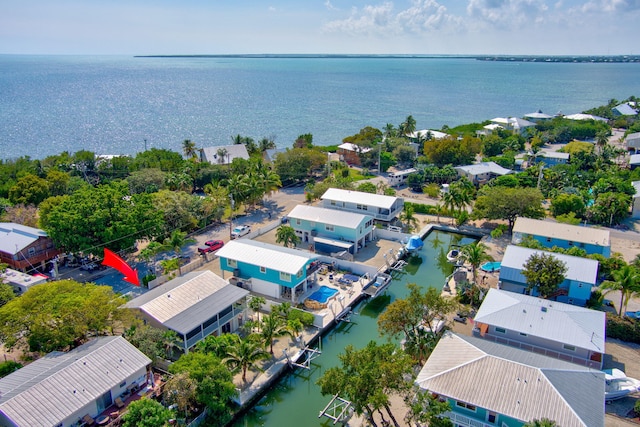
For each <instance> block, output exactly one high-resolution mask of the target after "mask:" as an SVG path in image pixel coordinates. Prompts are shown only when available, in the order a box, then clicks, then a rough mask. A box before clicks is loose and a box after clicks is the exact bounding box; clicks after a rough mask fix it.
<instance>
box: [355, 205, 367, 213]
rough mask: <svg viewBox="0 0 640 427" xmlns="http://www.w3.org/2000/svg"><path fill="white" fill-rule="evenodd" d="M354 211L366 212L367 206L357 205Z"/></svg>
mask: <svg viewBox="0 0 640 427" xmlns="http://www.w3.org/2000/svg"><path fill="white" fill-rule="evenodd" d="M356 209H358V210H361V211H366V210H367V205H361V204H359V203H358V204H357V205H356Z"/></svg>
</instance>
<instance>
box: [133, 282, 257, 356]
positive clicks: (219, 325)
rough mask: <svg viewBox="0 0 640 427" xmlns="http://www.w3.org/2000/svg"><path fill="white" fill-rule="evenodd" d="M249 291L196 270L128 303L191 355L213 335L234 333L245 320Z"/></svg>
mask: <svg viewBox="0 0 640 427" xmlns="http://www.w3.org/2000/svg"><path fill="white" fill-rule="evenodd" d="M247 295H249V291H247V290H246V289H242V288H240V287H237V286H233V285H230V284H229V282H227V281H225V280H224V279H222V278H221V277H220V276H218V275H217V274H215V273H213V272H212V271H209V270H205V271H193V272H191V273H187V274H185V275H184V276H181V277H177V278H175V279H173V280H170V281H169V282H167V283H165V284H163V285H161V286H158V287H157V288H153V289H152V290H150V291H149V292H146V293H144V294H142V295H140V296H139V297H137V298H134V299H132V300H131V301H129V302H127V303H126V304H125V307H126V308H131V309H136V310H138V311H139V312H140V313H141V315H142V317H143V318H144V320H145V321H146V322H147V323H149V324H151V325H152V326H154V327H156V328H162V329H169V330H171V331H174V332H175V333H176V334H177V335H178V339H179V340H180V342H181V343H182V348H181V350H182V351H184V352H188V351H189V349H190V348H192V347H193V346H194V345H196V343H197V342H198V341H201V340H203V339H204V338H206V337H207V336H209V335H211V334H218V335H219V334H222V333H227V332H235V331H236V330H237V329H238V328H239V327H240V326H241V325H242V323H243V321H244V319H246V313H245V312H246V297H247Z"/></svg>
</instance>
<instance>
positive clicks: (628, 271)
mask: <svg viewBox="0 0 640 427" xmlns="http://www.w3.org/2000/svg"><path fill="white" fill-rule="evenodd" d="M611 276H612V277H613V280H606V281H605V282H604V283H602V285H601V286H600V287H601V288H602V289H603V290H604V291H605V292H603V294H604V295H607V294H608V293H610V292H613V291H620V307H619V310H618V315H619V316H622V313H623V312H625V311H626V309H627V304H628V303H629V299H631V297H632V296H634V295H638V294H640V273H639V272H638V270H637V269H636V268H635V267H634V266H633V265H624V266H622V268H620V269H619V270H616V271H614V272H612V273H611Z"/></svg>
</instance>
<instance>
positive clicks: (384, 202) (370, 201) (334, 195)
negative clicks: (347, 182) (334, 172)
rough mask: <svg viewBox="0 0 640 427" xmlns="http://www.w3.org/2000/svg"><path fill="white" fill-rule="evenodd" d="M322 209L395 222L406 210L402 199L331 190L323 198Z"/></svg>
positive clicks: (337, 189) (336, 189)
mask: <svg viewBox="0 0 640 427" xmlns="http://www.w3.org/2000/svg"><path fill="white" fill-rule="evenodd" d="M321 199H322V207H325V208H328V209H339V210H341V211H349V212H355V213H360V214H367V215H371V216H372V217H373V218H374V219H376V220H379V221H385V222H389V221H393V220H394V219H395V218H396V217H397V216H398V215H399V214H400V213H401V212H402V209H403V208H404V199H403V198H402V197H395V196H384V195H381V194H371V193H363V192H360V191H351V190H342V189H339V188H330V189H328V190H327V191H325V193H324V194H323V195H322V197H321Z"/></svg>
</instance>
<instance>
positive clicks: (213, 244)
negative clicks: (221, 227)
mask: <svg viewBox="0 0 640 427" xmlns="http://www.w3.org/2000/svg"><path fill="white" fill-rule="evenodd" d="M223 246H224V242H223V241H222V240H207V241H206V242H204V246H199V247H198V253H199V254H201V255H204V254H208V253H209V252H215V251H217V250H218V249H220V248H221V247H223Z"/></svg>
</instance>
